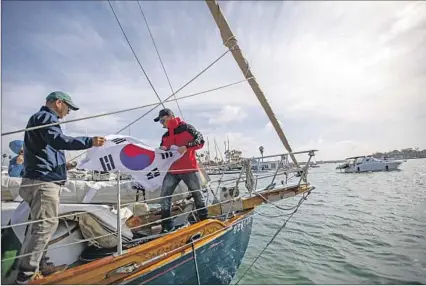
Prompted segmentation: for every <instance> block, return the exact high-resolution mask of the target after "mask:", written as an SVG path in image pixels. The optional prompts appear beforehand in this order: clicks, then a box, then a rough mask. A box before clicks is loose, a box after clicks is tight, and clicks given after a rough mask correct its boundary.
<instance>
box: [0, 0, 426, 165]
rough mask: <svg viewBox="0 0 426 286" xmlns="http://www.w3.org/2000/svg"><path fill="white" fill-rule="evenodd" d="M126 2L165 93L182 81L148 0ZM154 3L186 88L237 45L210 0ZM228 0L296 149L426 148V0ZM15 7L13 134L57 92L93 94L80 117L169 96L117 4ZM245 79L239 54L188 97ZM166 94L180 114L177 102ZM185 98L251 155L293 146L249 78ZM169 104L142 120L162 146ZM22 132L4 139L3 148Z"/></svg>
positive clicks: (8, 79) (228, 13) (96, 131)
mask: <svg viewBox="0 0 426 286" xmlns="http://www.w3.org/2000/svg"><path fill="white" fill-rule="evenodd" d="M112 5H113V7H114V9H115V11H116V13H117V15H118V17H119V19H120V21H121V24H122V26H123V29H124V30H125V31H126V34H127V37H128V39H129V41H130V42H131V44H132V47H133V49H134V51H135V53H136V54H137V56H138V59H139V61H140V63H141V64H142V66H143V68H144V70H145V72H146V73H147V75H148V77H149V80H150V81H151V83H152V85H153V86H154V87H155V90H156V92H157V93H158V95H159V97H160V98H161V99H165V98H166V97H168V96H169V95H170V94H171V90H170V87H169V84H168V82H167V79H166V77H165V75H164V72H163V69H162V67H161V64H160V63H159V61H158V57H157V53H156V51H155V49H154V46H153V45H152V42H151V39H150V37H149V34H148V30H147V29H146V27H145V24H144V21H143V18H142V16H141V14H140V11H139V7H138V5H137V3H136V2H131V1H130V2H113V3H112ZM141 5H142V7H143V9H144V12H145V15H146V17H147V20H148V22H149V24H150V28H151V31H152V33H153V35H154V38H155V41H156V44H157V47H158V49H159V52H160V55H161V57H162V60H163V63H164V65H165V68H166V71H167V73H168V76H169V79H170V81H171V84H172V88H173V90H174V91H176V90H178V89H179V88H180V87H182V86H183V85H185V84H186V83H187V82H188V81H190V80H191V79H193V78H194V77H195V76H196V75H197V74H198V73H200V71H202V70H203V69H205V68H206V66H208V65H209V64H211V63H212V62H213V61H214V60H216V59H217V57H218V56H220V55H221V54H222V53H223V52H224V51H225V50H226V48H225V47H224V46H223V43H222V40H221V38H220V34H219V31H218V29H217V27H216V25H215V23H214V21H213V18H212V17H211V15H210V14H209V10H208V9H207V7H206V4H205V3H204V2H203V1H201V2H198V1H195V2H161V1H160V2H143V3H142V2H141ZM220 5H221V7H222V10H223V12H224V14H225V17H226V18H227V20H228V22H229V24H230V26H231V29H232V30H233V32H234V33H235V35H236V37H237V39H238V42H239V44H240V47H241V49H242V51H243V53H244V55H245V57H246V59H247V61H248V62H249V64H250V67H251V68H252V72H253V74H254V75H255V77H256V80H257V82H258V84H259V87H260V88H261V89H262V91H263V92H264V94H265V96H266V98H267V100H268V102H269V104H270V105H271V106H272V108H273V110H274V113H275V114H276V117H277V119H278V120H279V121H280V124H281V125H282V126H283V129H284V132H285V134H286V136H287V138H288V140H289V141H290V144H291V146H292V148H293V150H301V149H303V148H308V149H309V148H315V149H320V152H318V155H317V159H321V158H322V159H324V158H325V159H328V158H330V159H339V158H340V157H346V156H350V155H354V154H353V153H358V152H361V153H364V152H374V151H379V150H388V149H398V148H405V147H412V146H418V147H420V148H426V135H425V134H424V132H420V131H419V130H424V129H425V127H426V118H425V115H424V108H423V107H424V106H426V97H425V96H424V90H425V87H426V86H425V85H426V84H425V83H426V66H425V65H424V64H423V63H424V62H426V49H424V46H425V45H426V40H425V39H426V18H425V17H424V15H425V13H426V3H425V2H421V1H418V2H407V1H399V2H382V1H377V2H333V3H332V2H297V1H296V2H290V1H285V2H280V1H269V2H268V1H267V2H253V1H242V2H234V1H221V2H220ZM2 8H3V10H4V11H5V13H4V16H3V17H2V52H3V56H2V78H3V81H2V89H3V90H2V132H6V131H11V130H14V129H20V128H23V127H25V125H26V122H27V120H28V118H29V116H31V115H32V114H33V113H34V112H35V111H37V110H38V109H39V108H40V106H41V105H42V104H43V102H44V99H45V97H46V95H47V94H48V93H49V92H51V91H53V90H62V91H65V92H68V93H70V94H71V96H72V97H73V99H74V100H75V102H77V104H78V105H80V107H81V109H80V110H79V111H78V112H76V113H71V114H70V116H69V118H70V119H72V118H80V117H83V116H89V115H94V114H98V113H103V112H113V111H117V110H120V109H125V108H131V107H135V106H140V105H144V104H148V103H153V102H158V98H157V95H156V94H155V92H154V91H153V90H152V88H151V85H150V84H149V82H148V80H147V79H146V77H145V76H144V74H143V72H142V71H141V69H140V67H139V65H138V63H137V61H136V60H135V58H134V56H133V54H132V52H131V50H130V48H129V46H128V44H127V43H126V40H125V38H124V37H123V35H122V33H121V30H120V28H119V27H118V25H117V23H116V20H115V18H114V16H113V14H112V12H111V10H110V7H109V5H108V3H107V2H99V1H75V2H71V1H68V2H67V1H62V2H42V3H41V2H40V3H39V2H37V3H32V2H25V1H24V2H19V1H18V2H16V1H15V2H10V1H9V2H5V3H3V6H2ZM241 79H243V75H242V73H241V70H240V69H239V67H238V66H237V64H236V62H235V60H234V59H233V57H232V55H231V53H228V54H227V55H226V56H224V57H223V58H222V59H221V60H220V61H218V62H217V63H216V64H215V65H214V66H213V67H212V68H210V69H208V70H207V71H206V72H205V73H203V74H202V75H200V76H199V77H198V78H197V79H196V80H194V81H193V82H191V83H190V84H189V85H187V86H186V87H185V88H184V89H183V90H182V91H180V92H179V93H178V94H177V96H183V95H187V94H191V93H196V92H200V91H203V90H207V89H212V88H215V87H218V86H221V85H225V84H229V83H232V82H236V81H239V80H241ZM166 106H167V107H169V108H172V109H173V110H175V113H176V114H180V112H178V110H177V106H176V104H175V103H174V102H171V103H167V104H166ZM180 107H181V109H182V111H183V115H184V119H185V120H186V121H188V122H190V123H191V124H193V125H194V126H196V127H197V128H198V129H200V131H201V132H202V133H203V134H205V135H206V136H207V135H209V137H210V136H216V137H217V138H218V139H217V140H220V141H221V142H222V141H224V140H226V137H227V135H228V136H229V137H230V141H231V145H232V146H235V147H236V148H240V149H244V150H245V151H244V154H245V155H247V156H253V155H258V154H257V153H258V147H259V146H260V145H263V146H264V147H265V155H266V154H273V153H281V152H285V150H284V148H283V146H282V143H281V142H280V140H279V138H278V136H277V135H276V133H275V131H274V129H273V128H271V127H272V126H271V125H270V123H269V120H268V118H267V116H266V114H265V112H264V111H263V109H262V107H261V105H260V103H259V101H258V99H257V98H256V96H255V95H254V93H253V91H252V89H251V87H250V85H249V84H248V83H247V82H243V83H240V84H238V85H234V86H232V87H229V88H226V89H220V90H216V91H214V92H210V93H205V94H201V95H198V96H194V97H191V98H188V99H185V100H182V101H180ZM148 110H149V108H145V109H140V110H136V111H132V112H129V113H121V114H116V115H113V116H109V117H101V118H97V119H93V120H89V121H79V122H76V123H70V124H66V125H64V127H65V130H66V132H67V133H69V134H75V135H84V134H85V133H86V131H87V133H88V134H89V135H90V136H93V135H106V134H111V133H114V132H117V131H118V130H119V129H121V128H122V127H123V126H125V125H127V124H128V123H130V122H132V121H133V120H135V119H136V118H138V117H139V116H141V115H142V114H143V113H145V112H146V111H148ZM158 110H159V108H157V109H155V110H154V111H153V113H151V114H148V115H147V116H146V117H144V118H142V119H141V120H139V121H137V123H135V124H134V125H132V126H131V128H130V133H131V135H133V136H135V137H138V138H144V139H145V140H148V141H149V142H152V144H154V145H157V144H158V142H159V138H161V135H162V133H163V132H164V129H162V128H161V127H160V126H158V124H156V123H154V122H153V121H152V118H153V117H155V113H157V112H158ZM128 132H129V130H125V131H124V133H128ZM19 136H21V138H22V134H21V135H16V136H15V135H14V136H7V137H2V151H3V152H4V151H6V150H7V144H8V142H9V141H10V140H12V139H18V138H19ZM231 138H232V139H231ZM344 141H351V143H350V144H349V143H347V144H342V143H341V142H344ZM233 142H235V143H233ZM220 144H221V145H222V144H223V143H220ZM355 155H358V154H355Z"/></svg>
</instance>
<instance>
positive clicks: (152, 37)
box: [137, 1, 184, 119]
mask: <svg viewBox="0 0 426 286" xmlns="http://www.w3.org/2000/svg"><path fill="white" fill-rule="evenodd" d="M137 2H138V5H139V9H140V11H141V14H142V17H143V19H144V20H145V24H146V27H147V29H148V32H149V35H150V36H151V40H152V43H153V44H154V48H155V51H156V52H157V56H158V59H159V60H160V63H161V67H162V68H163V71H164V74H165V75H166V79H167V82H168V83H169V87H170V90H171V91H172V93H174V91H173V87H172V84H171V82H170V79H169V76H168V75H167V71H166V68H165V67H164V64H163V60H162V59H161V56H160V52H159V51H158V48H157V45H156V44H155V40H154V36H153V35H152V32H151V29H150V28H149V24H148V20H147V19H146V17H145V13H144V12H143V9H142V6H141V4H140V2H139V1H137ZM174 97H175V99H176V95H175V96H174ZM176 105H177V107H178V109H179V112H180V116H181V117H182V119H184V118H183V112H182V109H180V106H179V102H178V101H177V100H176Z"/></svg>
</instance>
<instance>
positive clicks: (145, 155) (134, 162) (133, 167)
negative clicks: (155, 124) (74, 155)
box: [78, 135, 182, 191]
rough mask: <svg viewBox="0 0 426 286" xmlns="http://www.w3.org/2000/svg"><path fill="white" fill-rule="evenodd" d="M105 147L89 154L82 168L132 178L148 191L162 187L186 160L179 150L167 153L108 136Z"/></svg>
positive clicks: (130, 139)
mask: <svg viewBox="0 0 426 286" xmlns="http://www.w3.org/2000/svg"><path fill="white" fill-rule="evenodd" d="M105 138H106V142H105V144H104V145H103V146H101V147H93V148H91V149H89V150H88V152H87V155H86V158H85V159H84V160H83V161H81V162H80V164H79V166H78V168H80V169H86V170H96V171H105V172H116V171H120V172H122V173H126V174H130V175H132V177H133V178H134V179H135V180H136V181H137V182H138V183H140V184H141V185H142V186H143V187H144V188H145V190H147V191H154V190H156V189H157V188H159V187H161V185H162V183H163V179H164V177H165V175H166V173H167V172H168V170H169V168H170V166H171V165H172V164H173V163H174V162H175V161H176V160H178V159H179V158H181V157H182V154H180V153H179V152H178V151H177V149H178V147H177V146H174V145H173V146H172V147H171V148H170V150H168V151H164V150H161V149H158V148H152V147H149V146H147V145H146V144H144V143H143V142H142V141H140V140H138V139H136V138H134V137H130V136H124V135H108V136H106V137H105Z"/></svg>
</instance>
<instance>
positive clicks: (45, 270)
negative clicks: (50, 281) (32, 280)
mask: <svg viewBox="0 0 426 286" xmlns="http://www.w3.org/2000/svg"><path fill="white" fill-rule="evenodd" d="M67 268H68V265H66V264H62V265H58V266H55V265H53V263H51V262H48V263H46V264H45V265H43V267H40V272H41V274H42V275H43V276H47V275H50V274H53V273H56V272H61V271H65V270H66V269H67Z"/></svg>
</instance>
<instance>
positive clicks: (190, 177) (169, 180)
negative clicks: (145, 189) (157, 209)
mask: <svg viewBox="0 0 426 286" xmlns="http://www.w3.org/2000/svg"><path fill="white" fill-rule="evenodd" d="M181 180H182V181H183V182H184V183H185V184H186V186H187V187H188V191H189V192H190V193H189V194H190V195H192V197H193V198H194V201H195V207H196V208H197V209H198V211H197V214H198V217H199V219H201V220H203V219H205V218H207V214H208V211H207V209H206V208H205V206H206V204H205V202H204V199H203V195H202V194H201V191H200V188H201V183H200V175H199V174H198V172H193V173H185V174H171V173H167V174H166V176H165V177H164V181H163V186H162V188H161V196H162V197H165V198H163V199H162V201H161V219H165V218H169V217H170V216H171V203H172V197H171V195H173V192H174V191H175V189H176V187H177V185H178V184H179V183H180V181H181ZM200 208H201V209H200ZM161 225H162V226H163V228H166V229H171V228H172V227H173V223H172V221H171V220H170V219H166V220H163V221H162V222H161Z"/></svg>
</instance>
